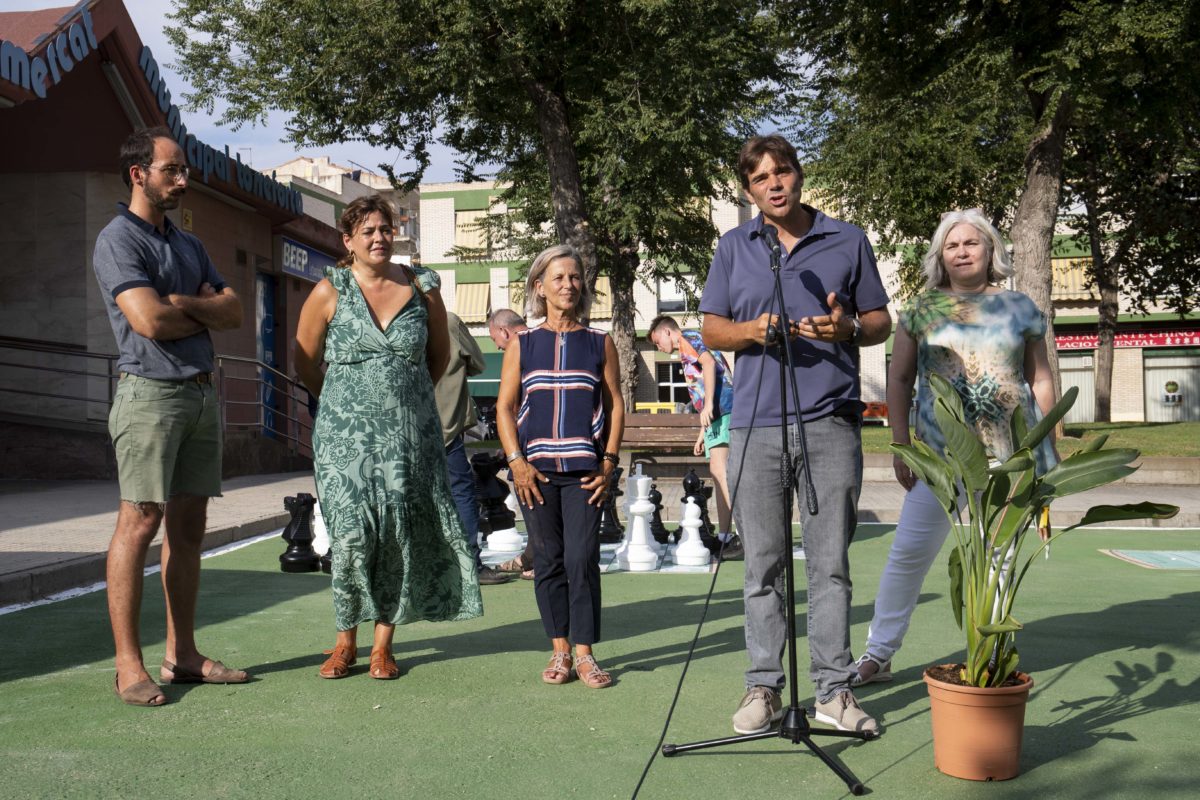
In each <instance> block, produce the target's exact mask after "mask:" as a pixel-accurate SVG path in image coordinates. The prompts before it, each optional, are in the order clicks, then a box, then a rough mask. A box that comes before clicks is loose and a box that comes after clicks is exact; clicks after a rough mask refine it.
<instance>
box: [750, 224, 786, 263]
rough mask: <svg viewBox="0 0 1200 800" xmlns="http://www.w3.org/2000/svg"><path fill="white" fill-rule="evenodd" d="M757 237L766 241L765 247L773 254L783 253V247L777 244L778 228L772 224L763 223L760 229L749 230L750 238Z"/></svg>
mask: <svg viewBox="0 0 1200 800" xmlns="http://www.w3.org/2000/svg"><path fill="white" fill-rule="evenodd" d="M758 238H761V239H762V240H763V241H764V242H766V243H767V249H768V250H770V251H771V253H773V254H774V255H777V256H778V255H782V254H783V247H782V246H781V245H780V244H779V229H778V228H776V227H775V226H774V225H763V226H762V229H761V230H757V231H751V232H750V239H751V240H754V239H758Z"/></svg>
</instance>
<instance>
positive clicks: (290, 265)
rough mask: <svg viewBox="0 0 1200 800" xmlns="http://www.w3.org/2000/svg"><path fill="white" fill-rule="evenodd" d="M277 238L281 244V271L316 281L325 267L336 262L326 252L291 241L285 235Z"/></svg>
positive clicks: (322, 274)
mask: <svg viewBox="0 0 1200 800" xmlns="http://www.w3.org/2000/svg"><path fill="white" fill-rule="evenodd" d="M279 238H280V241H281V243H282V244H283V264H282V266H283V271H284V272H285V273H287V274H288V275H292V276H294V277H296V278H301V279H302V280H306V281H312V282H313V283H317V282H319V281H320V280H321V279H322V278H324V277H325V268H326V267H332V266H334V265H335V264H336V263H337V260H336V259H335V258H334V257H333V256H331V255H328V254H327V253H322V252H321V251H320V250H314V249H313V248H311V247H309V246H308V245H303V244H300V243H299V242H296V241H292V240H291V239H289V238H287V237H286V236H280V237H279Z"/></svg>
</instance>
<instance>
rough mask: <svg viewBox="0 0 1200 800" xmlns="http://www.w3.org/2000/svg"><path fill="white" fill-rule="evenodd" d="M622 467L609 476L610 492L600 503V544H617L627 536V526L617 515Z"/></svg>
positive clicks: (620, 492)
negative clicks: (625, 526)
mask: <svg viewBox="0 0 1200 800" xmlns="http://www.w3.org/2000/svg"><path fill="white" fill-rule="evenodd" d="M621 471H622V470H621V468H620V467H617V468H616V469H614V470H613V473H612V475H610V476H609V478H608V486H609V492H608V496H607V497H606V498H605V499H604V502H603V503H601V504H600V544H617V543H618V542H620V541H621V540H622V539H624V538H625V528H624V527H623V526H622V525H621V520H620V518H618V517H617V497H619V496H620V495H623V494H624V492H622V491H621Z"/></svg>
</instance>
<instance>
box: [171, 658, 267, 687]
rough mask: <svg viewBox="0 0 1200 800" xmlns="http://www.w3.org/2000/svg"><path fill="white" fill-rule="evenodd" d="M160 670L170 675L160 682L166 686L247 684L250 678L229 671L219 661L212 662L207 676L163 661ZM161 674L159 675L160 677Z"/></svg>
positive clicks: (244, 674)
mask: <svg viewBox="0 0 1200 800" xmlns="http://www.w3.org/2000/svg"><path fill="white" fill-rule="evenodd" d="M162 668H163V669H164V670H166V671H167V672H169V673H171V677H169V678H163V679H162V682H163V683H166V684H172V683H247V682H248V681H249V680H250V676H249V675H248V674H247V673H245V672H243V671H242V670H240V669H230V668H229V667H227V666H225V665H224V664H222V663H221V662H220V661H214V662H212V666H211V667H210V668H209V670H208V674H207V675H204V674H202V673H199V672H191V671H189V670H186V669H184V668H183V667H180V666H178V665H176V664H172V663H171V662H170V661H166V660H164V661H163V662H162ZM161 674H162V673H159V675H160V677H161Z"/></svg>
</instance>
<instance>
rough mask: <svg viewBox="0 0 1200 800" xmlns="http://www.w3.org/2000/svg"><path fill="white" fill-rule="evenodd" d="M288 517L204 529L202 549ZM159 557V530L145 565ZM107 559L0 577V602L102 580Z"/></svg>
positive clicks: (279, 523)
mask: <svg viewBox="0 0 1200 800" xmlns="http://www.w3.org/2000/svg"><path fill="white" fill-rule="evenodd" d="M291 518H292V517H291V514H289V513H287V512H282V513H280V514H275V515H273V516H270V517H264V518H262V519H257V520H253V521H251V522H245V523H242V524H241V525H233V526H230V527H226V528H214V529H213V530H209V531H205V532H204V543H203V549H205V550H211V549H213V548H216V547H222V546H224V545H227V544H231V543H233V542H240V541H242V540H243V539H252V538H254V537H255V536H258V535H260V534H263V533H268V532H270V531H273V530H275V529H276V528H282V527H283V526H284V525H286V524H287V523H288V521H289V520H290V519H291ZM161 559H162V534H161V533H160V534H159V535H158V537H156V538H155V540H154V542H153V543H152V544H151V545H150V549H149V550H147V552H146V566H148V567H150V566H154V565H156V564H158V563H159V562H160V561H161ZM107 562H108V556H107V554H105V553H93V554H89V555H86V556H81V557H79V558H74V559H71V560H69V561H60V562H58V563H56V564H50V565H48V566H45V567H39V568H37V569H32V570H29V571H28V572H21V573H14V574H11V575H5V576H3V577H0V606H7V605H14V604H17V603H31V602H33V601H35V600H41V599H42V598H43V597H49V596H50V595H52V594H55V593H57V592H64V591H67V590H68V589H76V588H78V587H80V586H88V585H90V584H93V583H98V582H100V581H103V580H104V578H105V568H106V565H107Z"/></svg>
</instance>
